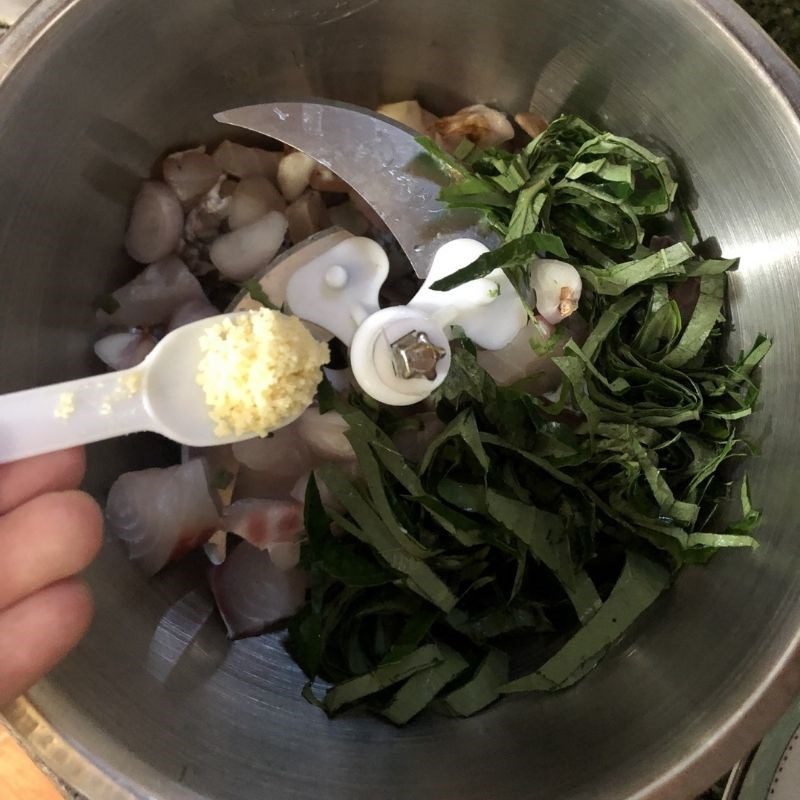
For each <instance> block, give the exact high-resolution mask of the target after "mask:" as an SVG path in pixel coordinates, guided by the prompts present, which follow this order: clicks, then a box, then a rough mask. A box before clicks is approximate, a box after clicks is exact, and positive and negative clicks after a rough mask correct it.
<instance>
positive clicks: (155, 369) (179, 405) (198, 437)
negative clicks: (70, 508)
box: [0, 311, 297, 464]
mask: <svg viewBox="0 0 800 800" xmlns="http://www.w3.org/2000/svg"><path fill="white" fill-rule="evenodd" d="M247 313H248V312H246V311H245V312H238V313H234V314H221V315H219V316H217V317H209V318H207V319H202V320H199V321H198V322H193V323H191V324H190V325H184V326H183V327H181V328H178V329H176V330H174V331H172V333H170V334H168V335H167V336H165V337H164V338H163V339H162V340H161V341H160V342H159V344H158V346H157V347H156V348H155V350H153V352H152V353H150V355H149V356H148V357H147V358H146V359H145V360H144V361H143V362H142V363H141V364H139V365H138V366H136V367H133V368H132V369H127V370H122V371H120V372H110V373H107V374H105V375H96V376H94V377H91V378H81V379H79V380H75V381H68V382H66V383H57V384H54V385H52V386H42V387H40V388H37V389H28V390H26V391H22V392H15V393H12V394H6V395H0V464H2V463H5V462H7V461H16V460H17V459H21V458H28V457H29V456H35V455H40V454H41V453H50V452H53V451H55V450H62V449H64V448H65V447H73V446H75V445H79V444H90V443H92V442H98V441H101V440H103V439H112V438H114V437H115V436H123V435H125V434H128V433H137V432H140V431H151V432H154V433H160V434H162V435H164V436H167V437H168V438H170V439H173V440H174V441H176V442H178V443H180V444H185V445H189V446H190V447H208V446H212V445H220V444H230V443H231V442H235V441H240V440H243V439H248V438H252V434H250V435H244V436H227V437H220V436H217V435H216V434H215V433H214V427H215V423H214V421H213V420H212V419H211V417H210V416H209V413H208V407H207V406H206V402H205V395H204V394H203V389H202V387H200V386H199V385H198V383H197V368H198V366H199V364H200V358H201V355H202V352H201V349H200V339H201V338H202V335H203V333H204V332H205V331H206V330H207V329H208V328H210V327H211V326H213V325H215V324H217V323H218V322H220V321H222V320H223V319H225V318H226V317H230V318H235V317H237V316H243V315H246V314H247ZM296 418H297V415H296V416H295V417H293V418H291V419H287V420H285V421H284V422H282V424H281V425H279V426H277V427H283V426H284V425H288V424H290V423H291V422H293V421H294V420H295V419H296Z"/></svg>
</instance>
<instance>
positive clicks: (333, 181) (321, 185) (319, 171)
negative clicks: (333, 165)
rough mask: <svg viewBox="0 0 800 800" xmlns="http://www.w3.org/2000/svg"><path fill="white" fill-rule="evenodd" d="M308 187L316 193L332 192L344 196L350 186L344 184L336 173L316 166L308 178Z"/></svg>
mask: <svg viewBox="0 0 800 800" xmlns="http://www.w3.org/2000/svg"><path fill="white" fill-rule="evenodd" d="M309 185H310V186H311V188H312V189H316V190H317V191H318V192H333V193H337V194H346V193H347V191H348V189H349V188H350V186H349V185H348V184H346V183H345V182H344V181H343V180H342V179H341V178H340V177H339V176H338V175H336V173H334V172H332V171H331V170H329V169H328V168H327V167H323V166H322V164H317V166H316V167H314V171H313V172H312V173H311V177H310V178H309Z"/></svg>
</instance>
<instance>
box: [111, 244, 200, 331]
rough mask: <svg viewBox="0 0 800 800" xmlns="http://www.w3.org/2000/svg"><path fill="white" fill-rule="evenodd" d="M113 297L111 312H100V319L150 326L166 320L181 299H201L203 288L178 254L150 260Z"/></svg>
mask: <svg viewBox="0 0 800 800" xmlns="http://www.w3.org/2000/svg"><path fill="white" fill-rule="evenodd" d="M112 297H113V298H114V300H116V301H117V303H118V304H119V308H117V310H116V311H114V313H113V314H106V313H105V312H103V311H101V312H99V316H100V319H101V321H103V322H107V323H110V324H112V325H120V326H122V327H125V328H138V327H141V328H149V327H153V326H154V325H161V324H163V323H165V322H166V321H167V320H168V319H169V318H170V317H171V316H172V315H173V314H174V313H175V311H176V310H177V309H178V308H180V307H181V306H182V305H183V304H184V303H188V302H190V301H193V300H197V301H200V300H203V299H205V295H204V294H203V288H202V287H201V286H200V283H199V281H198V280H197V278H195V276H194V275H192V273H191V272H189V269H188V267H187V266H186V264H184V263H183V261H181V260H180V259H179V258H178V257H177V256H170V257H169V258H165V259H163V260H162V261H157V262H156V263H155V264H151V265H150V266H149V267H147V268H145V269H144V270H143V271H142V272H140V273H139V274H138V275H137V276H136V277H135V278H134V279H133V280H132V281H131V282H130V283H126V284H125V285H124V286H122V287H121V288H119V289H117V290H116V291H115V292H114V293H113V294H112Z"/></svg>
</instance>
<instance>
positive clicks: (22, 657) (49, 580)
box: [0, 448, 102, 707]
mask: <svg viewBox="0 0 800 800" xmlns="http://www.w3.org/2000/svg"><path fill="white" fill-rule="evenodd" d="M84 470H85V457H84V452H83V449H80V448H77V449H73V450H65V451H63V452H61V453H53V454H51V455H47V456H37V457H36V458H29V459H27V460H25V461H18V462H16V463H14V464H4V465H0V707H2V706H3V704H4V703H8V702H10V701H11V700H13V699H14V698H15V697H16V696H17V695H19V694H20V693H21V692H24V691H25V690H26V689H28V688H29V687H30V686H31V685H32V684H34V683H35V682H36V681H37V680H38V679H39V678H40V677H41V676H42V675H44V674H45V673H46V672H47V671H48V670H49V669H51V668H52V667H54V666H55V665H56V664H57V663H58V662H59V661H60V660H61V659H62V658H63V657H64V656H65V655H66V654H67V653H68V652H69V651H70V650H71V649H72V648H73V647H74V646H75V645H76V644H77V643H78V641H79V640H80V638H81V637H82V636H83V634H84V633H85V632H86V629H87V628H88V627H89V622H90V621H91V617H92V600H91V597H90V595H89V592H88V590H87V589H86V587H85V586H84V585H83V583H82V582H81V581H80V580H79V579H77V578H76V577H74V576H75V575H77V574H78V573H79V572H80V571H81V570H82V569H84V568H85V567H86V566H88V564H89V563H90V562H91V560H92V559H93V558H94V556H95V555H96V554H97V551H98V550H99V548H100V542H101V538H102V537H101V531H102V516H101V513H100V509H99V507H98V506H97V503H95V502H94V500H92V499H91V498H90V497H89V496H88V495H86V494H84V493H82V492H77V491H74V490H75V489H76V488H77V487H78V486H79V485H80V482H81V480H82V478H83V473H84Z"/></svg>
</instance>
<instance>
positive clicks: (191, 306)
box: [167, 297, 219, 331]
mask: <svg viewBox="0 0 800 800" xmlns="http://www.w3.org/2000/svg"><path fill="white" fill-rule="evenodd" d="M217 314H219V310H218V309H217V308H216V307H215V306H213V305H212V304H211V302H210V301H209V300H207V299H206V298H205V297H203V298H199V297H198V298H195V299H194V300H187V301H186V302H185V303H183V304H182V305H180V306H178V308H176V309H175V313H174V314H173V315H172V316H171V317H170V320H169V325H168V326H167V330H168V331H174V330H175V329H176V328H180V327H182V326H183V325H190V324H191V323H192V322H197V321H198V320H201V319H208V317H214V316H216V315H217Z"/></svg>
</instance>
